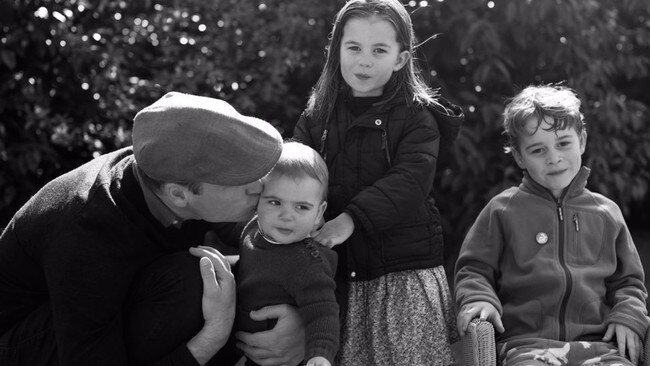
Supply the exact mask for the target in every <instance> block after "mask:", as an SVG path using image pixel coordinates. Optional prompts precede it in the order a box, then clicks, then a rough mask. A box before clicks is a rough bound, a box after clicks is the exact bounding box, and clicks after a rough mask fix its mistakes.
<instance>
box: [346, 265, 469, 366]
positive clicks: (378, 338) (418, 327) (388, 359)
mask: <svg viewBox="0 0 650 366" xmlns="http://www.w3.org/2000/svg"><path fill="white" fill-rule="evenodd" d="M349 286H350V287H349V292H348V306H347V313H346V314H341V315H342V321H341V347H340V350H339V353H338V355H337V359H336V365H341V366H354V365H359V366H368V365H379V366H381V365H386V366H400V365H405V366H406V365H409V366H413V365H427V366H436V365H452V364H453V363H454V359H453V356H452V352H451V349H450V343H453V342H456V341H457V340H458V334H457V332H456V313H455V311H454V307H453V301H452V298H451V294H450V291H449V285H448V283H447V277H446V276H445V271H444V268H443V267H442V266H439V267H436V268H429V269H421V270H411V271H402V272H396V273H389V274H387V275H385V276H382V277H379V278H377V279H374V280H371V281H361V282H352V283H350V284H349Z"/></svg>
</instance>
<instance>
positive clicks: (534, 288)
mask: <svg viewBox="0 0 650 366" xmlns="http://www.w3.org/2000/svg"><path fill="white" fill-rule="evenodd" d="M588 175H589V170H588V169H587V168H584V167H583V168H582V170H581V171H580V172H579V173H578V175H577V176H576V177H575V178H574V179H573V181H572V182H571V184H570V185H569V187H568V188H567V189H566V190H565V192H564V193H563V194H562V196H561V198H560V199H559V200H556V199H555V198H554V197H553V195H552V194H551V192H550V191H548V190H547V189H546V188H544V187H542V186H541V185H540V184H538V183H536V182H535V181H533V180H532V179H531V178H530V176H529V175H528V174H527V173H525V177H524V179H523V182H522V183H521V185H520V186H519V187H512V188H509V189H507V190H505V191H503V192H502V193H500V194H498V195H497V196H496V197H494V198H493V199H492V200H491V201H490V202H489V203H488V204H487V206H486V207H485V208H484V209H483V211H481V213H480V214H479V216H478V218H477V219H476V222H475V223H474V225H473V226H472V228H471V229H470V231H469V232H468V234H467V237H466V238H465V242H464V243H463V246H462V248H461V251H460V256H459V258H458V262H457V264H456V270H457V272H456V282H455V283H456V286H455V289H456V291H455V292H456V304H457V305H458V308H459V309H460V308H461V307H462V306H464V305H466V304H468V303H471V302H475V301H487V302H490V303H491V304H492V305H494V307H495V308H496V309H497V310H498V311H499V313H500V314H502V315H501V320H502V321H503V326H504V328H505V332H503V333H501V334H500V335H499V340H500V341H501V342H505V341H509V340H513V339H520V338H546V339H554V340H559V341H563V342H569V341H600V340H601V339H602V337H603V335H604V334H605V330H606V328H607V325H608V324H610V323H616V324H623V325H626V326H627V327H629V328H630V329H632V330H633V331H634V332H636V333H637V334H638V335H639V337H641V338H643V337H644V335H645V332H646V328H647V326H648V317H647V311H646V305H645V300H646V297H647V293H646V289H645V287H644V284H643V278H644V277H643V266H642V265H641V260H640V259H639V255H638V254H637V251H636V248H635V247H634V243H633V242H632V238H631V236H630V232H629V231H628V228H627V226H626V224H625V221H624V219H623V215H622V213H621V210H620V209H619V208H618V206H617V205H616V204H615V203H614V202H612V201H611V200H610V199H608V198H606V197H604V196H602V195H600V194H598V193H594V192H591V191H589V190H588V189H586V188H585V185H586V183H587V176H588Z"/></svg>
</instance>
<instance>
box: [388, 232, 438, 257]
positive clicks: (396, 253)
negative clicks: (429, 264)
mask: <svg viewBox="0 0 650 366" xmlns="http://www.w3.org/2000/svg"><path fill="white" fill-rule="evenodd" d="M379 235H380V240H379V243H380V245H381V258H382V260H383V261H385V262H390V263H395V262H408V261H410V260H413V259H425V258H426V257H430V256H431V255H432V254H433V253H434V248H435V246H436V245H440V246H442V229H441V228H440V227H434V226H432V225H422V224H420V225H405V226H398V227H395V228H392V229H391V230H388V231H386V232H383V233H381V234H379Z"/></svg>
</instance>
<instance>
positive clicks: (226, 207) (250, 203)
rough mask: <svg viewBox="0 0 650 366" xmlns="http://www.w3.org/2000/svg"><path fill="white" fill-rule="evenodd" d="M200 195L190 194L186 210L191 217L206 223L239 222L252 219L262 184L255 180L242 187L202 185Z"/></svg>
mask: <svg viewBox="0 0 650 366" xmlns="http://www.w3.org/2000/svg"><path fill="white" fill-rule="evenodd" d="M202 187H203V189H202V191H201V193H200V194H190V195H189V196H188V198H187V209H188V210H189V211H190V212H191V213H192V215H191V216H192V217H194V218H197V219H201V220H205V221H208V222H240V221H246V220H249V219H250V218H251V217H253V214H254V212H255V206H256V205H257V201H258V199H259V197H260V193H261V192H262V183H261V182H260V181H259V180H256V181H254V182H252V183H249V184H246V185H242V186H220V185H216V184H208V183H203V184H202Z"/></svg>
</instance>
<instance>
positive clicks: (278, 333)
mask: <svg viewBox="0 0 650 366" xmlns="http://www.w3.org/2000/svg"><path fill="white" fill-rule="evenodd" d="M275 318H277V319H278V322H277V323H276V324H275V327H273V329H271V330H267V331H264V332H257V333H246V332H237V333H236V334H235V337H237V339H239V340H240V342H238V343H237V348H239V349H241V350H242V351H243V352H244V353H245V354H246V357H248V358H249V359H251V360H253V361H254V362H255V363H257V364H258V365H261V366H279V365H290V366H294V365H297V364H299V363H300V362H301V361H302V360H303V359H304V358H305V327H304V325H303V324H302V318H301V317H300V314H298V311H297V310H296V308H295V307H293V306H290V305H272V306H266V307H264V308H261V309H259V310H257V311H251V319H254V320H266V319H275Z"/></svg>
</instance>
